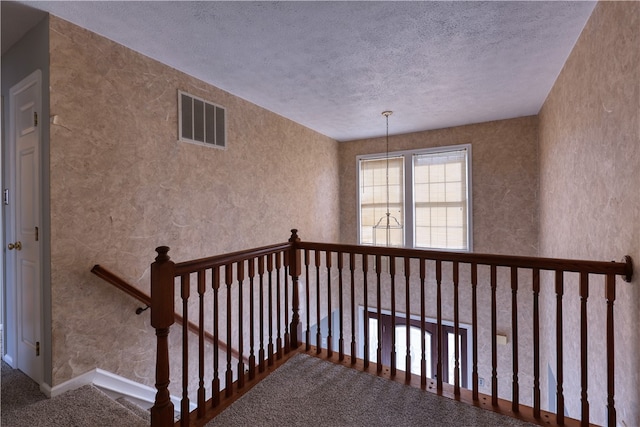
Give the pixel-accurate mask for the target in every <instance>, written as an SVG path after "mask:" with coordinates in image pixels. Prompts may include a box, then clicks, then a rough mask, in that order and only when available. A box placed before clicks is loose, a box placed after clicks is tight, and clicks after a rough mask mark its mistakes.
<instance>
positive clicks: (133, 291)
mask: <svg viewBox="0 0 640 427" xmlns="http://www.w3.org/2000/svg"><path fill="white" fill-rule="evenodd" d="M91 272H92V273H93V274H95V275H96V276H98V277H100V278H101V279H103V280H104V281H106V282H107V283H110V284H111V285H113V286H115V287H116V288H118V289H120V290H122V291H124V292H125V293H126V294H128V295H129V296H132V297H134V298H135V299H137V300H138V301H140V302H142V303H143V304H146V305H147V307H151V297H150V296H149V295H147V294H145V293H144V292H142V291H140V290H138V289H137V288H135V287H134V286H133V285H131V284H129V283H127V282H126V281H125V280H124V279H122V278H121V277H120V276H118V275H117V274H115V273H113V272H112V271H110V270H108V269H107V268H105V267H103V266H101V265H100V264H96V265H94V266H93V268H92V269H91ZM138 310H140V311H138ZM138 310H136V314H140V313H142V311H143V310H141V309H138ZM174 318H175V320H176V322H177V323H178V324H180V325H182V324H183V322H184V319H183V318H182V316H181V315H179V314H178V313H174ZM188 327H189V331H191V332H193V333H195V334H198V333H200V328H198V325H196V324H195V323H192V322H189V323H188ZM204 336H205V338H206V339H207V341H209V342H211V343H214V342H215V340H214V338H213V335H212V334H211V333H209V332H207V331H205V332H204ZM218 342H219V345H220V346H221V347H222V348H223V349H224V351H228V350H229V347H228V346H227V344H226V343H225V342H223V341H221V340H218ZM231 354H232V355H233V357H235V358H236V359H238V358H240V353H239V352H238V350H236V349H235V348H233V347H232V348H231ZM243 359H245V360H248V359H247V358H246V357H243Z"/></svg>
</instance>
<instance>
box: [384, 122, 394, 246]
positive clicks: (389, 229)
mask: <svg viewBox="0 0 640 427" xmlns="http://www.w3.org/2000/svg"><path fill="white" fill-rule="evenodd" d="M392 114H393V111H389V110H387V111H383V112H382V115H383V116H384V117H385V119H386V121H387V170H386V172H387V176H386V178H387V246H389V242H390V241H391V223H390V219H391V211H390V209H389V116H390V115H392Z"/></svg>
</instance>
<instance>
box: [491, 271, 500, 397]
mask: <svg viewBox="0 0 640 427" xmlns="http://www.w3.org/2000/svg"><path fill="white" fill-rule="evenodd" d="M496 270H497V268H496V266H495V265H492V266H491V404H492V405H493V406H497V405H498V338H497V335H498V331H497V329H498V321H497V318H498V313H497V303H496V289H497V287H498V278H497V272H496Z"/></svg>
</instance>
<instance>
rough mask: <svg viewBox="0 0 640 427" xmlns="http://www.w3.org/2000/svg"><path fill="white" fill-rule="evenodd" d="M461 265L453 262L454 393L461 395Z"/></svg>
mask: <svg viewBox="0 0 640 427" xmlns="http://www.w3.org/2000/svg"><path fill="white" fill-rule="evenodd" d="M459 277H460V267H459V264H458V261H454V263H453V337H454V338H453V343H454V344H453V349H454V350H453V351H454V353H455V354H454V358H453V360H454V362H453V376H454V379H453V394H454V395H455V396H460V339H459V338H460V306H459V301H458V284H459Z"/></svg>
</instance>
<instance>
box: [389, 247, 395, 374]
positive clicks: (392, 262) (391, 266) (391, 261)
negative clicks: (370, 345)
mask: <svg viewBox="0 0 640 427" xmlns="http://www.w3.org/2000/svg"><path fill="white" fill-rule="evenodd" d="M389 276H390V278H391V376H392V377H395V376H396V258H395V257H394V256H390V257H389Z"/></svg>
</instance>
